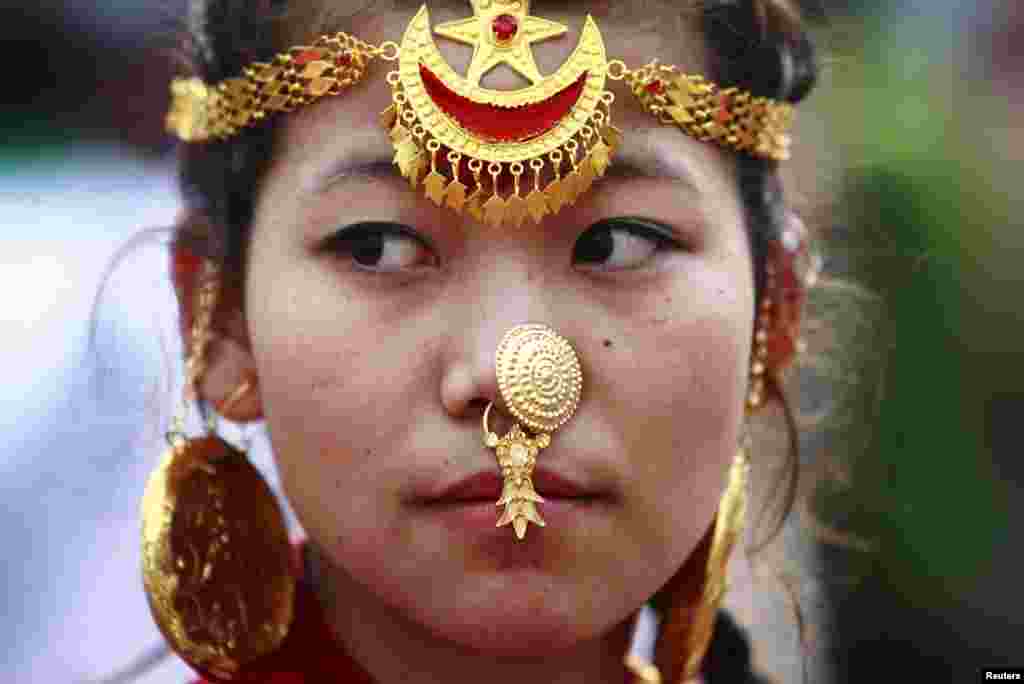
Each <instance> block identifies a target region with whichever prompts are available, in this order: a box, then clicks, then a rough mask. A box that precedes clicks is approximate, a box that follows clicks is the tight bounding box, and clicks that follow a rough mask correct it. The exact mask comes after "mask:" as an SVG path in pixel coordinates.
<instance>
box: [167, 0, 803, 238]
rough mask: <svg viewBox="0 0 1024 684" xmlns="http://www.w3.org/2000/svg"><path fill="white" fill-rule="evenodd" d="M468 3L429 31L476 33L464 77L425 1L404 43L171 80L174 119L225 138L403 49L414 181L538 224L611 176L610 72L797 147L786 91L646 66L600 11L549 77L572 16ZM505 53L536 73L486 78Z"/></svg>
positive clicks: (397, 105) (393, 113) (456, 35)
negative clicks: (519, 83) (620, 43)
mask: <svg viewBox="0 0 1024 684" xmlns="http://www.w3.org/2000/svg"><path fill="white" fill-rule="evenodd" d="M471 2H472V4H473V16H472V17H469V18H467V19H460V20H457V21H450V22H446V23H444V24H441V25H439V26H437V27H435V28H434V31H433V32H434V33H437V34H438V35H441V36H444V37H447V38H450V39H453V40H456V41H459V42H463V43H469V44H470V45H472V46H473V59H472V62H471V64H470V66H469V70H468V72H467V74H466V76H460V75H459V74H457V73H456V72H455V71H454V70H453V69H452V68H451V67H450V66H449V65H448V64H447V62H446V61H445V60H444V58H443V57H442V56H441V53H440V52H439V51H438V49H437V45H436V44H435V42H434V39H433V36H432V34H431V29H430V17H429V14H428V13H427V8H426V6H425V5H424V6H423V7H421V8H420V10H419V12H417V13H416V16H414V17H413V19H412V21H411V22H410V23H409V25H408V27H407V28H406V30H405V35H404V36H403V38H402V43H401V45H399V44H397V43H394V42H391V41H387V42H384V43H382V44H381V45H379V46H373V45H369V44H367V43H364V42H363V41H361V40H359V39H357V38H355V37H353V36H350V35H348V34H346V33H338V34H335V35H333V36H322V37H320V38H318V39H317V40H316V41H315V42H314V43H313V45H312V46H300V47H293V48H291V49H290V50H288V51H287V52H285V53H281V54H278V55H276V56H275V57H274V59H273V60H272V61H271V62H269V63H260V62H257V63H254V64H252V65H250V66H248V67H246V68H245V70H244V75H243V76H241V77H239V78H229V79H227V80H225V81H222V82H220V83H218V84H216V85H207V84H205V83H204V82H203V81H201V80H200V79H195V78H193V79H175V80H174V82H173V83H172V85H171V88H172V93H173V102H172V105H171V111H170V113H169V114H168V115H167V128H168V130H169V131H171V132H173V133H174V134H175V135H177V136H178V137H180V138H181V139H183V140H185V141H188V142H198V141H204V140H210V139H215V140H223V139H225V138H229V137H231V136H232V135H234V134H236V133H238V132H239V131H240V130H242V129H243V128H246V127H248V126H252V125H255V124H257V123H259V122H260V121H262V120H263V119H264V118H266V116H267V115H268V114H271V113H273V112H278V111H292V110H294V109H295V108H297V107H301V106H303V105H307V104H310V103H312V102H315V101H316V100H318V99H320V98H322V97H325V96H328V95H338V94H340V93H342V92H343V91H344V90H345V89H347V88H348V87H350V86H351V85H353V84H354V83H357V82H358V81H360V80H361V79H362V78H363V77H364V76H365V74H366V71H367V67H368V66H369V64H370V63H371V62H372V61H373V60H374V59H377V58H380V59H383V60H385V61H389V62H397V63H398V68H397V69H396V70H394V71H391V72H389V73H388V75H387V82H388V84H389V85H390V86H391V89H392V105H391V106H390V107H388V109H387V110H385V111H384V112H383V114H382V115H381V122H382V123H383V125H384V127H385V128H386V129H387V130H388V132H389V134H390V137H391V141H392V144H393V146H394V148H395V158H394V161H395V163H396V164H397V165H398V167H399V169H400V170H401V172H402V175H403V176H404V177H406V178H407V179H408V180H409V182H410V184H411V185H412V187H413V188H416V187H417V186H418V185H420V184H421V183H422V185H423V187H424V190H425V194H426V196H427V197H429V198H430V199H431V200H432V201H434V202H435V203H436V204H437V205H439V206H440V205H442V204H443V205H445V206H447V207H450V208H451V209H454V210H455V211H456V212H459V213H461V212H463V211H466V212H468V213H469V214H470V215H471V216H473V217H474V218H475V219H477V220H478V221H484V222H487V223H489V224H491V225H495V226H497V225H500V224H501V223H503V222H508V223H510V224H512V225H514V226H519V225H521V224H522V222H523V221H524V220H525V219H526V217H527V216H529V217H530V218H531V219H532V220H533V221H534V222H537V223H539V222H540V220H541V219H542V218H543V217H544V216H545V215H547V214H554V213H557V212H558V211H559V210H560V209H561V208H562V207H564V206H566V205H571V204H574V203H575V201H576V199H577V198H578V197H579V196H580V195H582V194H583V193H585V192H587V190H589V189H590V186H591V184H592V183H593V182H594V180H595V179H597V178H599V177H601V176H603V175H604V173H605V170H606V169H607V168H608V166H609V164H610V163H611V159H612V157H613V155H614V153H615V150H616V148H617V147H618V145H619V144H620V142H621V139H622V131H621V130H620V129H618V128H616V127H615V126H614V125H613V124H612V119H611V104H612V102H613V101H614V99H615V96H614V94H613V93H612V92H610V91H608V90H605V80H606V79H611V80H613V81H625V82H626V84H627V85H628V86H629V87H630V90H631V91H632V93H633V95H634V96H636V98H637V99H638V100H639V102H640V103H641V105H643V107H644V108H645V109H646V110H647V111H649V112H650V113H651V114H653V115H654V116H656V117H658V119H659V120H660V121H661V122H662V123H664V124H671V125H675V126H678V127H679V128H680V129H682V130H683V131H684V132H685V133H687V134H688V135H691V136H693V137H695V138H697V139H698V140H702V141H708V142H714V143H716V144H718V145H721V146H723V147H728V148H730V149H734V150H737V151H740V152H745V153H747V154H751V155H753V156H757V157H764V158H768V159H775V160H784V159H787V158H788V147H789V137H788V136H787V135H786V130H787V129H788V127H789V125H790V123H791V120H792V116H793V107H792V106H791V105H789V104H787V103H781V102H776V101H774V100H770V99H767V98H764V97H754V96H753V95H751V94H750V93H748V92H744V91H740V90H738V89H736V88H722V87H720V86H718V85H716V84H714V83H711V82H709V81H706V80H705V79H704V78H703V77H701V76H696V75H688V74H685V73H682V72H681V71H679V70H678V69H677V68H676V67H675V66H664V65H659V64H658V62H657V60H654V61H652V62H650V63H648V64H646V65H645V66H642V67H640V68H638V69H629V68H627V66H626V64H625V63H624V62H622V61H621V60H617V59H613V60H608V59H607V57H606V55H605V46H604V40H603V38H602V37H601V32H600V31H599V30H598V28H597V24H595V23H594V20H593V18H591V17H590V15H587V18H586V20H585V21H584V25H583V31H582V33H581V35H580V40H579V43H578V45H577V46H576V49H575V50H574V51H573V53H572V55H571V56H570V57H569V59H568V60H567V61H566V62H565V63H564V64H563V65H562V66H561V67H559V69H558V70H557V71H556V72H555V73H553V74H551V75H549V76H546V77H544V76H541V75H540V73H539V71H538V70H537V65H536V63H535V62H534V60H533V54H532V52H531V49H530V44H531V43H533V42H536V41H539V40H544V39H547V38H552V37H555V36H559V35H561V34H563V33H565V32H566V31H567V30H568V29H567V28H566V27H565V26H563V25H561V24H557V23H555V22H552V21H548V20H546V19H541V18H538V17H532V16H530V15H529V9H530V7H529V4H530V3H529V0H471ZM497 64H507V65H508V66H510V67H511V68H512V69H514V70H515V71H517V72H518V73H520V74H522V75H523V76H524V77H526V78H527V79H528V80H529V81H530V83H531V85H530V86H528V87H526V88H522V89H519V90H514V91H499V90H490V89H487V88H482V87H481V86H480V78H481V77H482V76H483V75H484V74H485V73H486V72H487V71H488V70H490V69H491V68H492V67H493V66H495V65H497ZM549 166H550V170H551V175H552V176H553V180H550V181H549V182H547V183H546V185H545V187H543V188H542V187H541V174H542V173H543V172H544V170H545V168H547V167H549ZM527 167H529V168H528V169H527ZM523 174H529V175H528V177H527V178H526V179H523V178H522V176H523ZM509 175H510V176H511V178H510V180H511V185H512V188H511V193H509V194H508V196H502V194H501V192H502V184H501V183H499V178H506V179H508V176H509ZM529 176H532V178H530V177H529ZM488 177H490V181H489V182H488V181H487V178H488Z"/></svg>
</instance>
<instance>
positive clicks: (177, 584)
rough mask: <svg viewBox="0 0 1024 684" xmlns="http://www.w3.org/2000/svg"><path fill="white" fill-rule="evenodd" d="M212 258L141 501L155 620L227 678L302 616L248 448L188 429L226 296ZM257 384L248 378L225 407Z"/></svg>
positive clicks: (275, 511) (281, 537)
mask: <svg viewBox="0 0 1024 684" xmlns="http://www.w3.org/2000/svg"><path fill="white" fill-rule="evenodd" d="M217 283H218V277H217V269H216V267H215V266H213V264H211V263H210V262H207V264H206V268H205V269H204V273H203V276H202V281H201V284H200V286H199V288H198V292H197V299H198V300H199V301H198V302H197V306H196V316H195V321H194V323H193V326H192V341H193V343H192V350H191V353H190V355H189V358H188V362H187V364H186V388H185V392H184V397H185V398H184V399H183V402H182V408H181V411H180V412H179V414H178V415H176V416H175V418H174V421H173V428H172V430H171V431H170V432H168V434H167V441H168V443H169V445H170V448H169V449H168V450H167V451H166V452H165V454H164V457H163V459H162V462H161V464H160V465H159V466H158V467H157V468H156V470H155V471H154V472H153V473H152V475H150V478H149V480H148V482H147V484H146V490H145V494H144V495H143V500H142V576H143V584H144V586H145V589H146V595H147V598H148V601H149V607H150V611H151V612H152V614H153V618H154V620H155V622H156V624H157V626H158V627H159V628H160V631H161V632H162V633H163V635H164V637H165V638H166V639H167V642H168V643H169V644H170V646H171V648H172V649H174V650H175V651H176V652H177V653H178V654H179V655H181V656H182V657H183V658H184V659H185V660H186V661H188V662H189V663H191V664H192V665H193V666H195V667H196V669H198V670H200V671H202V672H206V673H210V674H213V675H215V676H217V677H219V678H221V679H231V678H233V677H235V676H236V675H237V674H238V673H239V671H240V669H241V667H242V666H243V665H244V664H245V663H247V662H249V661H251V660H253V659H255V658H257V657H259V656H261V655H263V654H266V653H269V652H270V651H273V650H274V649H276V648H277V647H278V645H280V643H281V641H282V640H283V639H284V637H285V635H286V634H287V632H288V628H289V625H290V624H291V620H292V616H293V605H294V579H293V577H292V573H291V567H290V557H289V553H290V546H289V541H288V533H287V529H286V527H285V524H284V517H283V515H282V513H281V509H280V507H279V506H278V504H277V501H276V499H275V498H274V495H273V493H272V492H271V491H270V488H269V487H268V486H267V484H266V482H265V481H264V480H263V478H262V476H261V475H260V474H259V471H258V470H256V468H254V467H253V466H252V464H250V463H249V461H248V459H247V458H246V457H245V454H244V453H243V452H241V451H239V450H238V449H236V448H234V447H233V446H231V445H230V444H228V443H227V442H225V441H224V440H223V439H221V438H220V437H218V436H217V435H216V434H214V430H215V427H216V419H215V418H214V414H213V413H212V412H211V414H210V417H209V419H208V422H207V428H208V430H209V434H207V435H205V436H200V437H192V438H187V437H186V436H185V428H184V421H185V417H186V415H187V411H188V399H194V398H195V397H196V396H197V392H198V386H199V380H200V378H201V376H202V374H203V373H204V372H205V360H204V350H205V348H206V345H207V343H208V342H209V340H210V339H211V327H210V319H211V317H212V312H213V309H214V306H215V303H216V300H217V294H218V285H217ZM252 386H253V381H252V380H251V379H250V380H247V381H246V382H245V383H244V384H243V385H242V386H241V387H239V388H238V389H237V390H236V391H234V392H233V393H232V394H231V396H230V397H229V398H228V399H227V400H226V401H225V403H224V405H223V408H222V410H224V411H226V410H228V409H229V408H230V406H231V405H233V404H234V403H235V402H237V401H238V400H239V399H241V398H242V397H243V396H244V394H245V392H246V391H248V390H249V389H250V388H251V387H252Z"/></svg>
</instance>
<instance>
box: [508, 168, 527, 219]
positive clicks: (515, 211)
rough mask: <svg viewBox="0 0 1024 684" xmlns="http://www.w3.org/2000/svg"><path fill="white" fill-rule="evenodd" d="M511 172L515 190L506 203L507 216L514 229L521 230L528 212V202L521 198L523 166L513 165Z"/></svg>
mask: <svg viewBox="0 0 1024 684" xmlns="http://www.w3.org/2000/svg"><path fill="white" fill-rule="evenodd" d="M510 170H511V171H512V178H513V179H514V183H515V188H514V189H513V192H512V196H511V197H509V198H508V200H507V201H506V202H505V214H506V216H507V218H508V220H509V223H511V224H512V225H513V227H515V228H519V227H520V226H522V225H523V221H524V220H525V219H526V211H527V208H526V200H524V199H523V198H522V197H520V196H519V177H520V176H522V175H523V165H522V164H520V163H519V162H515V163H513V164H512V165H511V167H510Z"/></svg>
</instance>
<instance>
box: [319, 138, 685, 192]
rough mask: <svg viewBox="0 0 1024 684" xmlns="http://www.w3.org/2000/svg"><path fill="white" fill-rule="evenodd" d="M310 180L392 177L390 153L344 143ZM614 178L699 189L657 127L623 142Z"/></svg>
mask: <svg viewBox="0 0 1024 684" xmlns="http://www.w3.org/2000/svg"><path fill="white" fill-rule="evenodd" d="M346 147H347V148H348V149H343V150H342V151H341V154H339V155H338V156H337V157H336V158H335V159H334V160H332V161H331V162H330V163H329V164H327V165H326V166H325V167H324V168H323V170H322V171H320V172H318V173H317V174H316V175H315V176H314V177H313V179H312V180H311V181H310V182H309V184H308V185H307V189H306V194H309V195H317V194H321V193H323V192H326V191H327V190H329V189H330V188H332V187H333V186H334V185H336V184H337V183H338V182H339V181H342V180H345V179H347V178H362V179H367V178H370V179H391V178H392V177H394V176H395V175H396V174H397V173H398V171H397V170H396V169H395V165H394V159H393V154H392V152H391V151H390V150H388V149H387V148H384V147H382V146H381V145H380V144H378V143H377V142H376V141H372V142H371V141H368V140H361V141H358V142H355V144H354V145H350V146H346ZM605 175H606V176H611V177H613V178H669V179H672V180H674V181H677V182H679V183H680V184H682V185H684V186H686V189H687V190H688V191H689V192H692V193H694V194H697V193H699V192H700V184H699V183H698V182H697V174H696V173H695V172H694V169H693V166H692V164H691V163H690V162H689V161H688V160H687V159H686V157H685V155H684V154H683V150H681V149H679V147H678V146H677V145H673V144H672V140H671V138H670V137H669V136H663V135H659V131H658V130H657V129H653V130H652V129H647V130H645V131H642V132H641V134H640V135H639V136H636V138H635V139H634V140H628V141H624V144H623V145H622V146H621V147H620V148H619V149H618V151H617V152H616V155H615V156H614V157H613V158H612V160H611V164H610V165H609V166H608V169H607V171H606V172H605Z"/></svg>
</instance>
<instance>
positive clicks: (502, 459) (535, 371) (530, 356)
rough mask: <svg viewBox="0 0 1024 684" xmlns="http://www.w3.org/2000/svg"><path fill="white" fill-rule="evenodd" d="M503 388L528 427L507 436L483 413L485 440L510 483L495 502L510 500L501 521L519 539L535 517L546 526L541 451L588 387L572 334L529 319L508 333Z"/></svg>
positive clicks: (498, 362)
mask: <svg viewBox="0 0 1024 684" xmlns="http://www.w3.org/2000/svg"><path fill="white" fill-rule="evenodd" d="M495 368H496V372H497V375H498V388H499V389H500V391H501V396H502V399H503V400H504V402H505V405H506V406H508V409H509V411H511V412H512V414H513V415H514V416H515V417H516V418H518V419H519V421H521V422H522V423H523V424H525V425H526V426H527V427H528V428H530V429H531V430H533V431H535V432H536V433H538V434H537V435H536V436H530V435H529V434H528V433H527V432H526V431H524V430H523V427H522V426H521V425H519V423H516V424H514V425H513V426H512V429H511V430H509V432H508V433H507V434H506V435H505V436H504V437H500V438H499V437H498V435H497V434H495V433H494V432H491V430H490V428H489V427H488V424H487V418H488V414H489V412H490V410H491V407H492V406H493V405H494V402H491V403H489V404H488V405H487V408H486V409H484V415H483V430H484V445H485V446H487V447H489V448H492V449H495V457H496V459H497V461H498V467H499V468H500V469H501V474H502V476H503V477H504V480H505V484H504V488H503V489H502V494H501V498H500V499H499V500H498V501H497V503H496V504H495V505H497V506H505V511H504V513H503V514H502V515H501V517H500V518H499V519H498V522H497V523H496V524H495V526H496V527H501V526H502V525H507V524H509V523H511V524H512V527H513V529H515V533H516V539H519V540H521V539H523V537H524V536H525V535H526V526H527V524H528V523H530V522H532V523H534V524H536V525H539V526H541V527H544V526H545V522H544V519H543V518H541V516H540V514H539V513H538V512H537V507H536V504H537V503H543V502H544V499H543V498H541V496H540V495H539V494H537V492H536V491H534V488H533V480H532V477H533V469H534V466H535V465H536V463H537V454H538V453H539V452H540V450H541V449H544V448H546V447H547V446H548V445H549V444H551V433H552V432H554V431H555V430H556V429H558V428H559V427H561V426H562V425H563V424H565V422H566V421H568V420H569V418H571V417H572V415H573V413H575V411H576V407H577V406H578V404H579V400H580V394H581V392H582V389H583V372H582V371H581V370H580V362H579V358H577V356H576V352H575V350H574V349H573V348H572V345H571V344H569V342H568V340H566V339H565V338H564V337H562V336H561V335H559V334H558V333H556V332H555V331H554V330H552V329H551V328H549V327H548V326H546V325H541V324H524V325H517V326H516V327H514V328H512V329H511V330H509V331H508V332H507V333H505V336H504V337H503V338H502V341H501V344H499V345H498V350H497V353H496V357H495Z"/></svg>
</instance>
